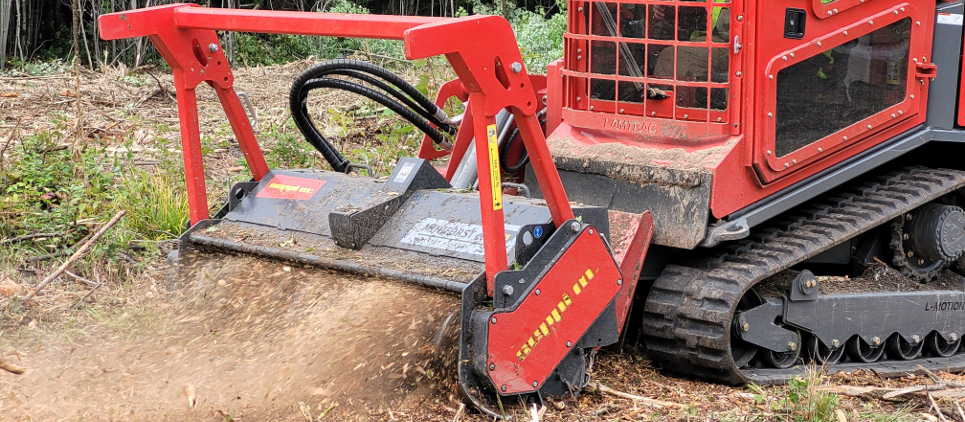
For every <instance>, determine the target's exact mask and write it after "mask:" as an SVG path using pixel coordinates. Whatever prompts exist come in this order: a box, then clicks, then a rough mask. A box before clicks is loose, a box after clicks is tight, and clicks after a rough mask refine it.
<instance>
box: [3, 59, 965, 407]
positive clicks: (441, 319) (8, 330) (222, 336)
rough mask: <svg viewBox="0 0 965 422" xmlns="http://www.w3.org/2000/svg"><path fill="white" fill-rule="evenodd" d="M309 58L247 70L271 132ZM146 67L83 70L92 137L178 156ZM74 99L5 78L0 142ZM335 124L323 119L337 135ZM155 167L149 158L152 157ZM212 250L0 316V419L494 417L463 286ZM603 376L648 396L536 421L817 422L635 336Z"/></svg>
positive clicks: (49, 120)
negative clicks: (3, 319) (462, 366)
mask: <svg viewBox="0 0 965 422" xmlns="http://www.w3.org/2000/svg"><path fill="white" fill-rule="evenodd" d="M309 64H310V63H308V62H298V63H293V64H289V65H286V66H276V67H271V68H253V69H239V70H238V71H237V72H236V75H237V85H238V86H239V88H241V89H243V90H245V91H247V93H248V95H249V96H250V97H251V100H252V103H253V104H254V105H255V107H256V108H258V111H259V114H260V116H259V118H260V121H261V122H262V123H260V124H259V127H262V128H263V127H265V125H267V124H268V123H266V122H270V123H272V124H275V125H280V124H281V123H283V122H284V121H285V120H286V119H287V118H288V117H287V116H288V115H287V91H288V87H289V84H290V82H291V80H292V79H293V78H294V77H295V75H297V73H299V72H300V71H301V70H303V69H304V68H306V67H307V66H308V65H309ZM149 73H150V74H151V75H155V76H150V75H148V74H145V73H139V74H132V73H129V72H128V71H127V70H126V69H111V70H109V71H107V72H104V73H90V74H85V75H83V79H82V88H81V90H80V95H79V98H80V99H81V103H82V106H83V108H84V113H85V119H84V125H83V126H84V127H83V139H84V141H85V142H97V143H100V144H102V145H107V146H111V147H113V148H117V149H118V150H121V149H129V150H131V151H134V152H137V153H146V152H149V151H151V150H152V149H158V148H160V149H169V150H170V152H171V153H172V154H175V155H176V154H177V153H178V152H177V150H178V148H179V137H178V132H177V112H176V102H175V101H174V99H173V97H172V95H171V93H172V92H173V91H172V89H171V77H170V76H169V75H167V74H165V73H164V72H160V71H157V70H150V71H149ZM155 78H156V79H155ZM199 95H200V97H199V98H200V99H199V103H200V107H201V128H202V132H203V133H204V134H205V135H208V136H213V137H218V136H227V135H225V134H224V132H223V131H224V127H225V123H224V120H223V117H222V116H223V115H222V114H221V113H220V110H219V105H218V103H217V101H216V99H215V98H214V96H213V95H212V94H211V93H210V90H207V89H202V90H199ZM76 98H78V95H77V93H76V89H75V87H74V80H73V79H72V78H71V77H69V76H63V75H59V76H58V75H54V76H49V77H34V78H2V77H0V148H3V149H5V150H8V151H9V149H10V148H14V147H16V145H17V142H18V140H19V139H20V138H21V137H22V136H23V135H24V134H30V133H39V132H42V131H61V132H63V133H65V134H66V136H65V140H69V139H71V135H72V134H73V131H74V129H73V126H72V123H71V122H73V121H74V120H73V116H74V113H75V111H74V110H75V105H76ZM313 101H315V104H316V105H317V106H318V107H320V108H322V109H324V108H326V107H329V106H337V107H345V108H350V107H352V106H353V104H355V102H354V101H356V100H355V99H354V98H345V97H341V96H337V95H336V96H325V97H321V98H316V99H314V100H313ZM320 121H321V120H320ZM337 124H338V123H337V122H330V123H328V126H326V127H323V128H322V130H323V131H334V129H332V127H334V126H336V125H337ZM323 126H324V125H323ZM267 142H268V143H269V144H268V145H267V147H270V140H268V141H267ZM0 153H3V152H0ZM7 153H8V154H9V152H7ZM239 157H240V152H239V151H238V150H237V147H236V146H233V147H228V148H215V149H213V150H212V151H210V152H209V154H208V155H207V157H206V164H207V165H208V173H209V177H213V178H215V179H219V178H221V179H224V180H228V179H231V178H232V177H233V176H232V175H237V174H238V169H237V160H238V159H239ZM143 164H144V165H145V166H151V165H154V164H152V160H150V159H147V158H145V159H144V162H143ZM203 258H204V259H199V260H188V262H187V264H186V265H185V266H183V267H171V266H169V265H167V264H166V263H165V262H164V261H163V260H159V261H158V262H155V263H153V264H152V265H151V267H150V269H148V270H146V271H144V272H143V273H142V274H140V275H139V276H138V277H136V278H135V279H134V280H133V281H131V282H130V283H127V284H124V285H116V284H115V285H108V286H105V287H104V288H102V289H101V290H99V291H97V292H95V293H94V294H92V295H89V296H87V294H88V293H87V291H88V289H87V288H86V286H77V285H75V284H72V283H67V282H62V283H60V285H58V286H56V288H52V289H49V290H48V291H47V292H46V293H45V294H44V295H42V296H39V297H38V300H37V301H36V302H35V303H34V304H32V305H29V306H32V307H33V308H32V309H31V310H30V311H29V312H24V313H22V315H21V316H20V317H17V318H14V321H13V322H12V323H10V324H7V325H3V326H0V330H3V331H0V358H3V359H5V360H6V361H8V362H10V363H14V364H16V365H18V366H22V367H24V368H26V372H25V373H24V374H23V375H13V374H9V373H6V372H2V371H0V421H48V420H115V421H146V420H152V421H155V420H161V421H184V420H204V421H208V420H210V421H271V420H282V421H289V420H291V421H316V420H324V421H328V420H336V421H341V420H346V421H369V420H372V421H454V420H459V421H484V420H491V419H490V418H486V417H484V416H482V415H479V414H478V413H474V412H472V411H471V410H470V409H466V410H462V409H461V407H460V406H461V405H462V401H461V400H460V398H459V395H458V393H457V390H456V389H455V386H454V382H455V375H454V368H453V364H454V362H455V358H456V357H455V345H454V344H453V343H452V342H453V340H454V332H453V331H452V327H451V325H450V324H449V323H451V321H452V315H453V312H454V311H455V310H456V309H457V307H458V298H457V297H455V296H453V295H451V294H449V293H439V292H435V291H427V290H424V289H421V288H415V287H411V286H403V285H400V284H399V283H396V282H391V281H386V280H381V279H373V278H365V277H357V276H353V275H347V274H342V273H334V272H330V271H326V270H318V269H310V268H303V267H299V266H296V265H291V264H287V263H283V262H275V261H265V260H260V259H255V258H251V257H242V256H220V257H219V256H205V257H203ZM43 270H44V271H47V269H43ZM3 271H5V269H0V287H2V284H3V278H4V276H3ZM43 273H44V272H41V273H40V274H43ZM25 280H26V281H27V282H28V283H36V282H37V281H39V279H38V278H37V277H36V276H33V278H29V277H28V278H25ZM77 304H82V306H76V305H77ZM447 322H448V323H447ZM941 376H942V377H943V378H945V379H946V380H950V381H953V382H965V378H963V377H961V376H956V375H948V374H941ZM593 380H594V381H595V382H600V383H602V384H603V385H605V386H607V387H609V388H611V389H613V390H616V391H617V392H620V393H626V394H631V395H635V396H639V397H644V398H646V399H648V400H651V401H645V400H638V399H632V398H626V397H619V396H616V395H613V394H607V393H604V392H602V391H600V390H597V389H595V388H589V389H587V390H586V391H585V392H584V393H583V394H582V395H580V396H579V398H574V397H563V398H554V399H551V400H550V401H548V402H547V406H546V407H544V408H543V409H541V410H539V411H538V417H537V419H538V420H544V421H616V420H620V421H627V420H632V421H638V420H640V421H649V420H660V421H678V420H687V421H698V420H732V421H754V420H757V421H771V420H806V419H802V418H803V417H804V416H802V415H801V414H798V413H795V412H796V410H794V409H793V408H792V407H789V404H788V401H787V400H788V397H789V395H788V389H787V388H786V387H776V388H762V389H754V388H749V387H740V388H733V387H727V386H721V385H714V384H707V383H702V382H698V381H693V380H687V379H681V378H677V377H674V376H672V375H671V374H670V373H668V372H666V371H662V370H660V368H655V367H654V366H653V365H651V364H650V362H649V361H648V360H647V358H646V355H645V353H643V352H640V351H639V350H637V349H635V348H632V347H628V348H626V349H624V350H623V351H602V352H601V353H600V354H599V355H598V356H597V359H596V364H595V366H594V370H593ZM931 383H932V381H930V380H928V379H927V378H925V377H920V376H918V377H907V378H902V379H889V380H885V379H881V378H879V377H877V376H875V375H874V374H864V373H859V374H850V375H846V376H839V375H836V376H833V377H830V378H829V379H826V380H825V381H824V384H825V385H824V387H827V388H829V389H837V390H834V391H840V389H842V388H851V387H862V388H869V386H873V387H875V388H898V387H904V386H909V385H920V384H931ZM963 385H965V384H963ZM818 387H820V386H818V385H815V386H812V388H814V389H817V388H818ZM824 387H821V388H824ZM815 391H816V390H815ZM848 391H851V390H848ZM950 391H951V393H948V394H947V396H944V397H940V396H937V395H936V400H938V402H939V405H940V406H941V407H942V408H943V410H944V414H945V415H946V416H948V417H949V418H954V416H952V415H955V414H957V409H956V407H957V406H958V403H959V400H961V397H965V390H963V389H961V388H959V389H952V390H950ZM839 410H840V413H839V416H838V420H839V421H841V420H845V421H858V420H893V421H899V420H908V421H911V420H928V419H929V418H935V417H934V416H931V415H932V414H934V412H933V411H932V410H929V402H928V400H927V398H926V396H925V395H924V394H908V395H904V396H901V397H899V398H896V399H893V400H883V399H881V397H880V394H874V393H870V394H869V393H867V392H865V393H862V394H855V397H851V396H850V395H848V394H845V395H843V396H842V399H841V404H840V407H839ZM506 412H507V414H508V415H512V416H514V417H515V418H516V419H517V420H531V419H532V418H533V417H532V416H530V414H529V409H526V408H523V407H520V406H517V405H507V408H506ZM895 415H897V416H895ZM888 417H891V418H890V419H889V418H888ZM959 419H962V420H965V414H963V416H962V417H960V418H959ZM935 420H937V419H935Z"/></svg>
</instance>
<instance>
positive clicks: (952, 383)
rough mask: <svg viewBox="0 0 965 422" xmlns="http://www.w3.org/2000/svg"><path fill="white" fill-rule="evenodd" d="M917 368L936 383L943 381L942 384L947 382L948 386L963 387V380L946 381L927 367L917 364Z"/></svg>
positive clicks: (964, 385) (964, 386) (964, 384)
mask: <svg viewBox="0 0 965 422" xmlns="http://www.w3.org/2000/svg"><path fill="white" fill-rule="evenodd" d="M918 369H920V370H921V371H922V372H924V373H925V375H927V376H928V378H931V380H932V381H934V382H935V383H938V384H942V383H944V384H947V385H948V386H949V387H955V388H965V382H955V381H946V380H944V379H942V378H941V377H939V376H938V375H935V373H934V372H932V371H929V370H928V368H926V367H924V366H921V365H918Z"/></svg>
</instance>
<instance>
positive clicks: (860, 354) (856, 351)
mask: <svg viewBox="0 0 965 422" xmlns="http://www.w3.org/2000/svg"><path fill="white" fill-rule="evenodd" d="M875 340H877V343H878V344H877V345H874V344H868V343H867V342H865V341H864V340H863V339H862V338H861V337H860V336H854V337H851V340H848V356H850V357H851V360H853V361H855V362H862V363H872V362H877V361H878V360H879V359H881V357H882V356H884V354H885V347H884V345H883V344H882V343H881V339H880V338H878V337H875ZM873 341H874V340H873Z"/></svg>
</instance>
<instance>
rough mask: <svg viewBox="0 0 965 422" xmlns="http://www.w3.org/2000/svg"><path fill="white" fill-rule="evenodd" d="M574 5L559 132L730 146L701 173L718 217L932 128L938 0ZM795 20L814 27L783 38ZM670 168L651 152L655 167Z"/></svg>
mask: <svg viewBox="0 0 965 422" xmlns="http://www.w3.org/2000/svg"><path fill="white" fill-rule="evenodd" d="M584 6H585V9H584ZM569 7H570V8H569V13H570V15H569V31H568V33H567V34H566V36H565V38H566V41H565V42H566V45H565V48H566V58H565V59H564V61H563V62H562V64H561V69H560V73H561V74H562V77H561V79H562V80H563V83H562V84H561V86H555V85H554V84H550V85H549V88H550V93H551V95H550V96H551V97H553V96H558V97H560V98H561V100H560V102H562V103H563V110H562V121H563V126H566V125H567V124H569V125H572V126H574V127H576V128H579V129H580V130H581V131H582V132H583V133H592V134H593V135H592V136H586V138H592V139H593V140H594V141H593V142H621V143H624V144H634V143H635V144H636V145H639V146H640V147H642V148H646V149H648V150H654V149H665V150H667V151H668V155H672V154H670V152H671V151H675V150H676V151H679V150H683V151H686V152H688V153H689V152H692V151H694V150H699V149H710V148H715V147H718V146H720V145H734V146H733V148H732V149H730V151H729V152H727V153H726V154H725V155H723V156H721V157H720V159H719V160H712V161H709V162H707V163H704V166H703V167H704V169H705V170H706V171H710V172H712V173H713V182H712V184H713V188H712V195H711V198H710V208H711V214H712V216H713V217H715V218H723V217H726V216H727V215H729V214H731V213H733V212H735V211H737V210H740V209H742V208H744V207H747V206H749V205H753V204H755V203H757V202H759V201H761V200H762V199H764V198H766V197H768V196H770V195H773V194H775V193H777V192H779V191H781V190H783V189H785V188H787V187H789V186H791V185H793V184H795V183H797V182H800V181H802V180H805V179H807V178H808V177H811V176H813V175H815V174H817V173H819V172H821V171H822V170H825V169H827V168H829V167H831V166H833V165H835V164H837V163H840V162H842V161H843V160H846V159H848V158H850V157H853V156H854V155H856V154H858V153H860V152H862V151H865V150H867V149H869V148H871V147H873V146H875V145H877V144H879V143H881V142H884V141H886V140H888V139H890V138H892V137H894V136H896V135H898V134H901V133H903V132H906V131H908V130H910V129H912V128H913V127H915V126H917V125H920V124H922V123H923V122H924V120H925V115H924V112H923V108H924V107H925V104H927V92H928V82H929V80H930V79H931V78H932V77H933V75H934V66H933V65H931V62H930V61H929V57H928V56H929V55H930V54H931V52H930V46H931V44H932V39H931V38H932V34H933V26H934V22H933V20H934V8H935V3H934V2H933V1H920V0H914V1H907V2H900V3H895V2H883V3H882V2H863V1H860V0H835V1H832V2H830V3H828V4H824V3H823V2H822V1H821V0H792V1H788V2H767V1H746V0H743V1H727V0H707V1H696V2H694V1H683V0H680V1H673V2H666V1H647V0H640V1H637V0H629V1H623V2H620V3H609V2H590V3H584V2H576V1H574V2H571V3H570V5H569ZM790 13H797V14H798V15H795V16H802V17H803V19H804V20H805V21H806V26H805V27H802V29H801V33H800V34H785V30H786V29H787V28H786V24H787V23H788V20H789V19H791V18H790V16H791V15H789V14H790ZM669 22H672V24H670V23H669ZM688 22H689V23H693V24H694V25H696V26H693V25H692V26H690V27H688V26H687V25H688ZM692 28H696V30H691V29H692ZM708 34H710V35H708ZM598 56H599V57H598ZM600 57H603V58H602V59H601V58H600ZM606 57H610V59H606ZM668 57H669V59H668ZM822 60H824V61H826V62H829V63H827V64H822ZM835 62H836V66H835ZM725 63H726V64H725ZM841 86H845V87H846V89H840V87H841ZM644 88H647V89H644ZM650 88H656V89H658V90H660V91H661V92H658V95H654V92H653V90H651V89H650ZM809 92H812V93H813V94H812V97H808V95H809V94H808V93H809ZM664 95H669V97H667V98H661V97H662V96H664ZM552 101H553V100H551V102H552ZM816 116H820V117H816ZM809 126H810V127H809ZM560 130H564V131H566V132H570V131H572V129H563V128H561V129H560ZM555 136H556V135H552V136H551V137H555ZM561 136H566V135H561ZM628 138H630V139H632V140H628ZM665 161H668V160H662V159H661V158H660V157H655V158H654V160H653V163H652V166H653V167H655V168H659V167H660V166H662V165H663V166H666V163H665ZM669 161H672V160H669ZM658 230H660V228H659V224H658Z"/></svg>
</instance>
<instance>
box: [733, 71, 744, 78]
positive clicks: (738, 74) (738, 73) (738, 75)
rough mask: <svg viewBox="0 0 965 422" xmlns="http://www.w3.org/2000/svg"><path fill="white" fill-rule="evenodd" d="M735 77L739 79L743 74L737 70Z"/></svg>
mask: <svg viewBox="0 0 965 422" xmlns="http://www.w3.org/2000/svg"><path fill="white" fill-rule="evenodd" d="M735 75H737V77H738V78H739V77H741V75H743V73H741V71H739V70H738V71H737V73H735Z"/></svg>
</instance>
